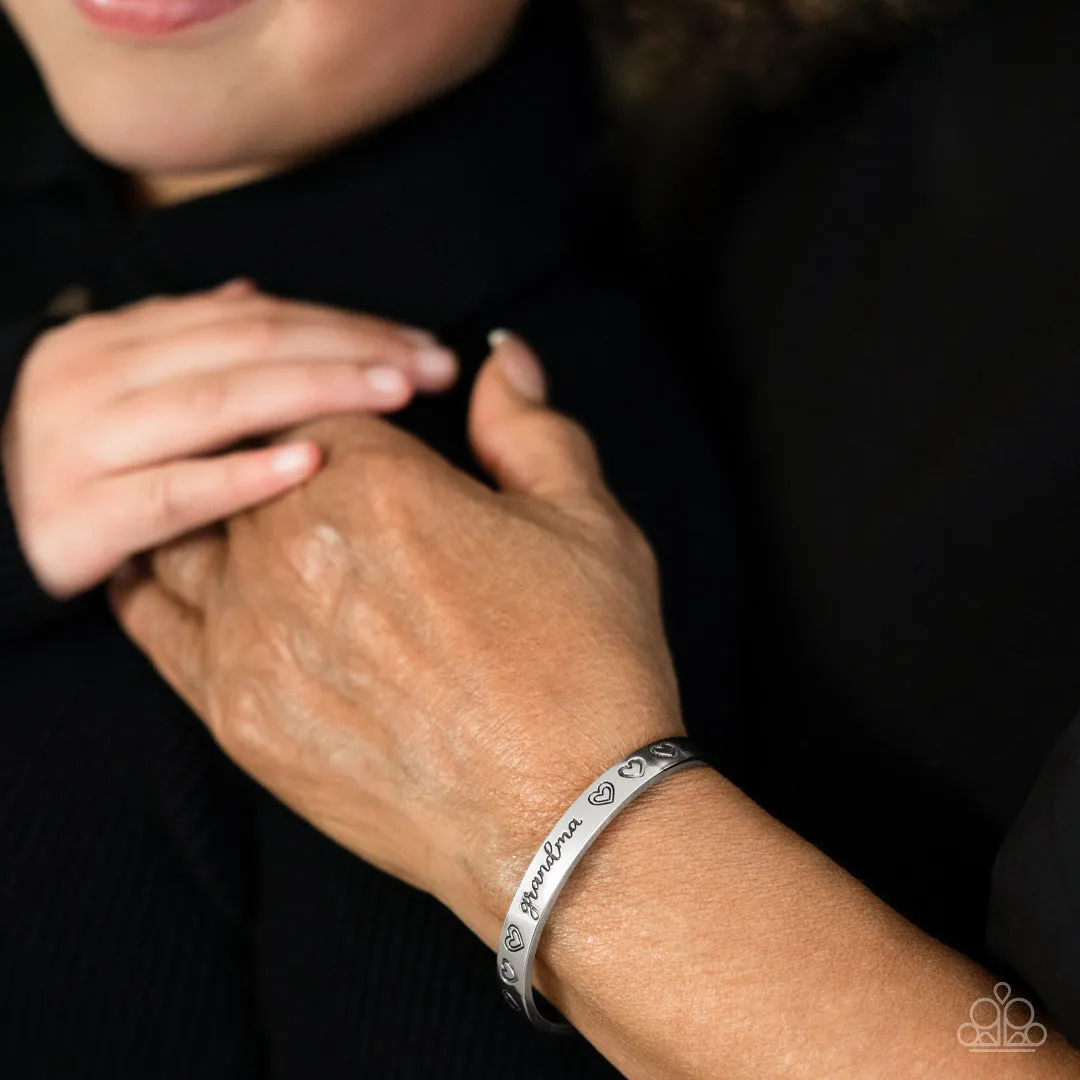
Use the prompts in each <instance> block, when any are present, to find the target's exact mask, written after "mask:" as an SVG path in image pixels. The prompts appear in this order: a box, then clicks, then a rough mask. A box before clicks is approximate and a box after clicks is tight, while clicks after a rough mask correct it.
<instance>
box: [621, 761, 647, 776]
mask: <svg viewBox="0 0 1080 1080" xmlns="http://www.w3.org/2000/svg"><path fill="white" fill-rule="evenodd" d="M644 772H645V759H644V758H639V757H632V758H631V759H630V760H629V761H628V762H627V763H626V764H625V765H623V766H622V768H621V769H619V775H620V776H625V777H626V778H627V779H628V780H636V779H637V778H638V777H639V776H641V775H643V774H644Z"/></svg>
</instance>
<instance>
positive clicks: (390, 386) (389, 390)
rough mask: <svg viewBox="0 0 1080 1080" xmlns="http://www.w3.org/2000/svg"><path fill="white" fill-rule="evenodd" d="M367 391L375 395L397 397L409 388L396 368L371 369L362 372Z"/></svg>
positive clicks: (406, 381) (407, 381)
mask: <svg viewBox="0 0 1080 1080" xmlns="http://www.w3.org/2000/svg"><path fill="white" fill-rule="evenodd" d="M364 381H365V382H366V383H367V385H368V389H369V390H372V391H374V392H375V393H376V394H387V395H391V394H393V395H395V396H396V395H398V394H401V393H404V392H405V391H406V390H408V388H409V380H408V379H406V378H405V376H404V375H402V373H401V372H400V371H398V369H397V368H392V367H373V368H367V370H365V372H364Z"/></svg>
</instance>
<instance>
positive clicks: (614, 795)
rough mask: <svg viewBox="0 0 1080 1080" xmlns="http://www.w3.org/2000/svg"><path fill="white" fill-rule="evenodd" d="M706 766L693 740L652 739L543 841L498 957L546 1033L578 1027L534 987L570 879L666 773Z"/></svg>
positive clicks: (502, 977) (513, 989)
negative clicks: (556, 1016)
mask: <svg viewBox="0 0 1080 1080" xmlns="http://www.w3.org/2000/svg"><path fill="white" fill-rule="evenodd" d="M706 764H707V762H706V761H704V760H703V759H702V757H701V753H700V751H699V750H698V749H697V747H696V746H695V745H694V744H693V742H691V741H690V739H687V738H684V737H681V736H680V737H676V738H671V739H662V740H661V741H659V742H654V743H649V744H648V745H647V746H643V747H642V748H641V749H640V750H635V751H634V753H632V754H631V755H630V756H629V757H627V758H624V759H623V760H622V761H619V762H618V763H617V764H615V765H612V767H611V768H610V769H608V770H607V772H605V773H604V774H603V775H602V776H600V777H599V778H597V779H596V780H595V781H594V782H593V783H592V784H590V785H589V787H588V788H586V789H585V791H583V792H582V793H581V795H580V796H579V797H578V798H577V799H576V800H575V801H574V802H573V804H571V806H570V809H569V810H567V811H566V813H565V814H564V815H563V816H562V818H560V819H559V822H558V824H556V826H555V828H554V829H552V830H551V832H550V833H548V836H547V839H546V840H545V841H544V842H543V844H541V846H540V850H539V851H538V852H537V853H536V855H535V856H534V858H533V860H532V862H531V863H530V864H529V868H528V870H526V871H525V876H524V877H523V878H522V879H521V881H520V883H519V884H518V887H517V889H516V890H515V892H514V899H513V902H512V903H511V905H510V912H509V914H508V915H507V916H506V921H505V922H504V923H503V927H502V934H501V936H500V938H499V948H498V953H497V955H496V958H495V960H496V965H497V968H498V977H499V986H500V988H501V989H502V994H503V997H504V998H505V999H506V1001H507V1003H508V1004H509V1005H510V1007H511V1008H513V1009H515V1010H516V1011H518V1012H521V1013H524V1015H525V1016H526V1017H527V1018H528V1019H529V1020H530V1021H531V1022H532V1024H533V1025H534V1026H535V1027H537V1028H539V1029H540V1030H541V1031H546V1032H550V1033H553V1034H554V1033H559V1034H563V1033H566V1032H570V1031H573V1030H574V1029H573V1027H572V1026H571V1025H570V1024H568V1023H566V1022H565V1021H561V1020H548V1019H547V1018H545V1017H544V1016H542V1015H541V1014H540V1011H539V1010H538V1009H537V1007H536V1002H535V1001H534V1000H533V988H532V970H533V962H534V961H535V959H536V950H537V947H538V946H539V944H540V935H541V934H542V933H543V930H544V924H545V923H546V922H547V920H548V917H549V916H550V915H551V909H552V908H553V907H554V905H555V900H556V898H557V897H558V895H559V893H560V892H561V890H562V887H563V886H564V885H565V884H566V879H567V878H568V877H569V876H570V873H571V871H573V869H574V867H575V866H577V864H578V863H579V862H580V861H581V857H582V856H583V855H584V854H585V852H586V851H588V850H589V848H590V847H591V846H592V844H593V841H594V840H596V838H597V837H598V836H599V835H600V833H601V832H603V830H604V828H605V826H606V825H607V824H608V822H609V821H611V819H612V818H613V817H615V815H616V814H617V813H618V812H619V811H620V810H622V809H623V807H625V806H626V805H627V804H628V803H630V802H632V801H633V800H634V799H635V798H636V797H637V796H638V795H640V794H641V793H642V792H643V791H645V790H646V789H647V788H650V787H652V785H653V784H655V783H656V781H657V780H659V779H660V778H661V777H664V776H668V775H670V774H671V773H674V772H677V771H679V770H680V769H683V768H686V767H687V766H690V765H706Z"/></svg>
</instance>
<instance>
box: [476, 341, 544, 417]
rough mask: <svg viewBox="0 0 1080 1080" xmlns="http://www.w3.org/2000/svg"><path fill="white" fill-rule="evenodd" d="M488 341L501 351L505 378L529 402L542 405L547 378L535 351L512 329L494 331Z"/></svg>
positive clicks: (501, 368)
mask: <svg viewBox="0 0 1080 1080" xmlns="http://www.w3.org/2000/svg"><path fill="white" fill-rule="evenodd" d="M488 343H489V344H490V345H491V348H492V350H493V351H495V352H497V353H498V356H499V367H500V370H501V371H502V373H503V375H504V376H505V378H506V381H507V382H508V383H509V384H510V385H511V386H512V387H513V388H514V389H515V390H516V391H517V392H518V393H519V394H520V395H521V396H522V397H523V398H525V400H526V401H531V402H532V403H533V404H534V405H543V404H544V402H545V401H546V400H547V378H546V377H545V375H544V369H543V368H542V367H541V366H540V361H539V360H537V359H536V357H535V356H534V355H533V352H532V350H531V349H530V348H529V347H528V346H527V345H526V344H525V343H524V342H523V341H522V340H521V339H520V338H519V337H518V336H517V335H516V334H513V333H511V332H510V331H509V330H492V332H491V333H490V334H489V335H488Z"/></svg>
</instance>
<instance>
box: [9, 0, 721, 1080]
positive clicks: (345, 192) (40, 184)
mask: <svg viewBox="0 0 1080 1080" xmlns="http://www.w3.org/2000/svg"><path fill="white" fill-rule="evenodd" d="M4 32H5V34H6V28H4ZM13 49H14V45H13V43H12V42H11V41H10V40H8V39H7V38H6V37H5V38H4V40H2V41H0V70H2V71H3V72H4V77H5V79H8V78H10V79H11V80H12V81H13V82H16V81H17V82H18V87H17V89H18V92H19V93H20V94H21V95H22V104H21V105H20V109H19V110H11V112H10V113H9V114H7V115H5V116H4V117H3V119H2V120H0V139H2V140H3V142H2V144H0V237H2V238H3V247H2V253H3V259H2V263H0V277H2V288H0V405H2V406H3V411H6V406H7V401H8V398H9V396H10V391H11V387H12V384H13V382H14V379H15V376H16V372H17V369H18V367H19V364H20V361H21V359H22V357H23V355H24V353H25V349H26V346H27V344H28V342H29V341H30V340H31V338H32V336H33V333H34V331H35V329H36V328H39V327H40V325H41V322H42V318H43V315H42V313H43V312H44V310H45V309H46V307H47V305H48V303H49V301H50V300H51V299H52V298H53V297H54V296H55V295H56V294H57V293H59V292H60V291H62V290H63V289H65V288H66V287H68V286H70V285H73V284H78V285H83V286H86V287H88V288H89V289H90V290H91V294H92V297H93V304H94V306H95V307H96V308H99V309H106V308H113V307H116V306H119V305H122V304H124V303H127V302H130V301H133V300H136V299H139V298H142V297H145V296H148V295H154V294H159V293H185V292H190V291H194V290H199V289H203V288H207V287H210V286H213V285H215V284H218V283H220V282H221V281H223V280H225V279H227V278H229V277H231V276H234V275H238V274H247V275H251V276H253V277H254V278H255V279H256V280H257V281H258V282H259V283H260V284H261V285H262V286H263V287H264V288H265V289H267V290H269V291H271V292H274V293H277V294H280V295H285V296H293V297H300V298H308V299H315V300H319V301H322V302H326V303H331V304H337V305H342V306H346V307H349V308H354V309H358V310H365V311H372V312H375V313H378V314H380V315H385V316H389V317H392V318H397V319H401V320H405V321H408V322H410V323H415V324H417V325H422V326H428V327H431V328H432V329H434V330H435V331H437V332H438V333H439V334H440V335H442V336H443V338H444V339H445V340H447V341H448V342H449V343H450V344H452V345H453V346H455V347H456V348H458V349H459V351H460V354H461V356H462V360H463V366H464V368H465V372H464V378H463V380H462V386H461V387H460V388H459V389H458V390H456V391H455V392H454V393H452V394H450V395H449V396H446V397H440V398H432V399H425V400H422V401H420V402H418V403H416V404H415V405H413V406H411V407H410V408H409V409H408V410H407V411H406V412H405V413H404V414H403V415H402V417H401V422H402V423H403V424H405V425H406V426H407V427H409V428H410V429H411V430H413V431H415V432H416V433H418V434H419V435H421V436H422V437H424V438H426V439H427V440H429V441H430V442H431V443H432V444H433V445H435V446H436V447H437V448H438V449H439V450H441V451H442V452H444V453H446V454H447V455H449V456H450V457H451V458H452V459H453V460H455V461H456V462H458V463H460V464H462V465H463V466H469V464H470V457H469V454H468V451H467V447H466V445H465V442H464V420H465V401H466V397H465V394H466V390H467V387H468V384H469V383H470V381H471V375H472V374H473V373H474V371H475V369H476V367H477V365H478V363H479V362H480V360H481V358H482V356H483V354H484V344H483V342H484V335H485V334H486V332H487V331H488V330H490V329H491V328H492V327H494V326H503V325H507V326H511V327H513V328H515V329H517V330H519V331H521V332H522V333H524V334H525V335H527V336H528V337H530V338H531V339H532V340H533V341H534V342H535V343H536V345H537V346H538V347H539V349H540V350H541V352H542V353H543V354H544V356H545V357H546V360H547V363H548V366H549V370H550V375H551V381H552V386H553V394H554V399H555V402H556V404H557V405H559V406H561V407H563V408H565V409H567V410H568V411H570V412H572V413H574V414H575V415H577V416H578V417H580V418H581V419H582V420H584V421H585V422H586V423H587V424H588V425H589V426H590V428H591V429H592V430H593V431H594V432H595V433H596V435H597V437H598V440H599V443H600V447H601V452H602V454H603V457H604V461H605V464H606V467H607V471H608V475H609V478H610V480H611V482H612V484H613V485H614V487H615V488H616V490H617V492H618V493H619V494H620V495H621V496H622V498H623V499H624V501H625V502H626V504H627V505H628V506H629V508H630V509H631V511H632V512H633V513H634V514H635V515H636V516H637V517H638V518H639V519H640V520H641V521H642V523H643V524H644V526H645V527H646V529H647V531H648V532H649V533H650V534H651V536H652V538H653V540H654V542H655V543H656V545H657V547H658V549H659V553H660V558H661V562H662V566H663V567H664V569H665V585H666V605H667V609H668V615H669V618H670V621H671V627H672V637H673V642H674V647H675V650H676V653H677V659H678V662H679V664H680V667H681V671H682V682H683V693H684V698H685V700H686V703H687V707H688V710H689V711H690V712H691V713H692V714H693V715H695V716H696V717H698V718H699V722H698V723H697V724H696V725H695V726H696V733H697V734H698V736H699V737H700V738H702V739H703V741H705V742H706V743H707V744H708V745H710V746H712V747H713V748H714V749H715V750H716V751H717V752H718V753H720V752H722V746H723V742H724V740H725V737H726V730H727V728H726V725H727V724H728V722H729V718H728V711H729V705H730V699H729V698H728V697H725V695H726V694H727V693H728V691H729V689H730V683H731V669H730V662H729V660H728V657H729V655H730V643H731V637H732V633H731V621H732V603H731V588H730V579H729V573H730V567H731V551H732V542H731V537H730V534H729V527H728V520H727V516H726V512H725V510H724V500H723V490H724V489H723V484H722V481H721V480H720V478H719V475H718V472H717V469H716V465H715V459H714V458H713V457H712V456H711V449H710V446H709V444H708V440H707V437H706V435H705V433H704V427H703V426H702V424H701V422H700V420H699V418H698V416H697V413H696V411H695V406H694V403H693V402H692V401H691V400H690V399H689V397H688V395H686V394H684V393H683V391H682V389H681V387H680V384H679V380H678V377H677V375H676V373H675V369H674V366H673V364H672V362H671V360H670V358H669V357H668V356H667V355H666V354H665V352H664V350H663V349H662V348H661V346H660V345H659V344H658V341H657V339H656V337H655V336H654V334H653V333H652V331H651V330H650V329H649V326H648V323H647V320H646V318H645V316H644V315H643V313H642V308H641V305H640V304H639V302H638V301H637V299H636V298H634V297H633V296H630V295H628V294H627V293H625V292H623V291H622V290H621V289H620V288H617V287H614V286H612V285H610V284H608V283H606V282H605V281H604V280H602V278H601V277H600V276H598V275H597V274H596V273H594V271H593V270H592V269H590V264H589V261H588V260H587V259H586V258H585V257H584V255H583V254H582V253H581V252H580V250H579V249H578V245H577V243H576V241H575V239H574V238H575V235H576V233H577V231H578V228H579V224H580V220H581V216H582V213H581V211H582V192H583V190H584V187H585V176H586V172H587V167H588V165H589V162H590V159H591V157H592V147H593V126H594V121H593V119H592V111H591V109H590V98H591V85H590V79H589V76H588V72H587V68H586V63H585V60H584V55H585V53H584V49H583V47H582V45H581V43H580V41H579V39H578V35H577V30H576V26H575V24H574V23H573V21H572V20H571V18H570V17H569V15H568V14H567V10H566V8H565V7H564V5H562V4H560V3H545V4H544V5H539V6H538V9H537V11H536V12H535V13H534V14H533V16H532V17H531V19H530V20H529V22H528V24H527V25H526V27H525V28H524V30H523V32H522V34H521V35H520V38H519V40H518V41H517V43H516V45H515V46H514V48H513V49H512V50H511V51H510V52H509V54H508V55H507V56H506V57H505V58H504V59H503V60H502V61H500V62H499V63H498V64H497V65H495V67H494V68H492V69H491V70H490V71H488V72H487V73H485V74H483V75H481V76H480V77H478V78H477V79H475V80H473V81H472V82H471V83H470V84H468V85H467V86H465V87H463V88H461V89H460V90H458V91H456V92H454V93H453V94H451V95H449V96H448V97H446V98H445V99H443V100H442V101H440V102H437V103H435V104H433V105H431V106H429V107H427V108H425V109H423V110H421V111H419V112H417V113H415V114H414V115H412V116H410V117H407V118H405V119H403V120H401V121H399V122H397V123H394V124H392V125H390V126H388V127H386V128H384V129H383V130H381V131H379V132H377V133H375V134H373V135H370V136H366V137H364V138H361V139H358V140H356V141H355V142H353V143H352V144H350V145H349V146H346V147H344V148H341V149H339V150H337V151H335V152H334V153H333V154H331V155H330V156H329V157H327V158H324V159H322V160H320V161H319V162H317V163H312V164H309V165H307V166H305V167H303V168H300V169H297V170H295V171H293V172H291V173H289V174H287V175H283V176H279V177H277V178H274V179H270V180H267V181H265V182H261V183H258V184H255V185H251V186H249V187H247V188H243V189H238V190H235V191H232V192H228V193H224V194H220V195H216V196H211V197H207V198H202V199H198V200H195V201H193V202H190V203H186V204H183V205H180V206H176V207H172V208H169V209H164V210H157V211H153V212H148V213H143V214H141V215H139V216H137V217H135V218H130V217H129V216H127V215H125V214H124V213H123V212H122V211H121V209H120V207H121V206H122V200H121V199H120V198H119V191H120V187H119V184H118V181H119V177H118V176H117V175H116V174H115V173H113V172H112V171H111V170H109V169H107V168H105V167H104V166H102V165H101V164H99V163H98V162H96V161H94V160H92V159H91V158H90V157H89V156H88V155H86V154H85V153H84V152H82V151H81V150H80V149H79V148H78V147H76V146H75V145H74V144H73V143H72V142H71V141H70V139H69V138H68V137H67V136H66V135H65V134H64V133H63V131H62V130H61V129H60V127H59V126H58V124H57V122H56V120H55V118H54V117H53V115H52V113H51V111H50V110H49V109H48V107H47V103H46V102H45V100H44V98H43V97H42V96H41V92H40V89H39V88H38V87H37V86H36V84H35V83H34V82H33V81H32V80H31V74H30V72H29V69H28V68H27V67H26V63H25V59H24V58H22V57H21V56H18V55H17V54H15V53H14V52H13V51H12V50H13ZM17 74H18V76H19V78H18V79H16V75H17ZM7 100H10V98H8V99H7ZM703 496H704V497H703ZM695 612H696V613H698V614H697V615H695V614H694V613H695ZM0 643H2V651H0V673H2V677H3V696H2V699H0V867H2V871H0V874H2V876H0V1075H2V1076H4V1077H10V1078H12V1080H15V1078H18V1080H22V1078H28V1077H35V1078H36V1077H42V1078H56V1080H61V1078H62V1080H80V1078H84V1077H85V1078H95V1080H97V1078H103V1077H133V1078H139V1080H150V1078H176V1080H195V1078H199V1080H213V1078H218V1077H220V1078H221V1080H243V1078H245V1077H264V1076H273V1077H282V1078H289V1080H292V1078H296V1080H335V1078H338V1077H340V1078H342V1080H344V1078H349V1080H355V1078H358V1077H379V1078H382V1077H424V1078H426V1080H431V1078H435V1077H440V1078H451V1077H458V1078H462V1080H465V1078H468V1080H475V1078H478V1077H480V1078H483V1077H509V1076H515V1077H521V1078H527V1077H537V1078H539V1077H541V1076H543V1077H545V1078H550V1077H551V1076H553V1075H561V1076H575V1077H578V1076H580V1077H588V1076H606V1075H611V1073H612V1070H611V1068H610V1066H608V1065H607V1064H606V1063H605V1062H604V1061H603V1060H602V1059H601V1058H600V1057H599V1055H598V1054H597V1053H596V1052H595V1051H593V1050H592V1048H591V1047H589V1046H588V1044H587V1043H585V1042H584V1040H581V1039H580V1038H576V1037H575V1038H573V1039H570V1040H550V1039H547V1038H544V1037H541V1036H538V1035H534V1034H533V1033H532V1032H531V1031H530V1030H529V1029H528V1028H527V1027H526V1026H524V1025H523V1024H522V1023H521V1021H520V1019H519V1018H518V1017H516V1016H515V1015H514V1014H513V1013H511V1012H510V1010H508V1009H507V1008H506V1006H505V1003H504V1002H503V1001H502V999H501V998H500V996H499V994H498V992H497V988H496V985H495V980H494V976H493V974H492V967H493V965H492V957H491V954H490V953H489V951H488V949H487V948H486V947H485V946H484V945H483V944H482V943H481V942H479V941H478V940H476V939H475V938H474V936H473V935H472V934H471V933H470V932H469V931H468V930H466V929H465V928H464V927H463V926H461V925H460V924H459V923H458V922H457V921H456V919H455V918H454V917H453V915H452V914H451V913H450V912H449V911H448V910H446V909H444V908H443V907H441V906H440V905H439V904H438V903H437V902H436V901H435V900H433V899H432V898H431V897H429V896H426V895H424V894H421V893H420V892H417V891H415V890H414V889H412V888H410V887H408V886H406V885H403V884H401V883H399V882H398V881H396V880H394V879H392V878H390V877H388V876H386V875H384V874H382V873H380V872H378V871H375V870H373V869H372V868H370V867H369V866H367V865H366V864H364V863H363V862H361V861H360V860H359V859H356V858H355V857H353V856H352V855H350V854H348V853H347V852H345V851H344V850H342V849H340V848H338V847H337V846H335V845H334V844H333V843H331V842H330V841H328V840H326V839H325V838H323V837H322V836H320V835H319V834H317V833H316V832H314V830H312V829H311V828H310V827H309V826H308V825H306V824H305V823H304V822H302V821H301V820H300V819H298V818H296V817H295V816H294V815H293V814H292V813H291V812H289V811H288V810H286V809H285V808H283V807H282V806H281V805H280V804H279V803H277V802H276V801H275V800H274V799H272V798H271V797H269V796H268V795H267V794H266V793H264V792H263V791H262V790H261V789H259V788H258V787H257V786H256V785H255V784H254V783H252V782H251V781H250V780H249V779H248V778H247V777H245V776H244V775H242V774H241V773H240V772H239V771H238V770H237V769H235V768H234V767H233V766H232V765H231V763H230V762H229V761H228V760H227V759H226V758H225V757H224V756H223V755H222V754H221V753H220V752H219V751H218V749H217V747H216V746H215V745H214V743H213V742H212V740H211V739H210V737H209V736H208V734H207V733H206V731H205V729H204V728H203V726H202V724H201V723H200V722H199V721H198V720H197V719H196V718H195V717H194V716H192V715H191V714H190V712H188V710H187V709H186V708H185V707H184V705H183V704H182V703H181V702H180V701H179V699H178V698H177V697H176V696H175V695H174V694H173V693H172V692H171V691H170V690H169V688H168V687H167V686H166V685H165V684H164V683H163V682H162V681H161V680H160V679H159V678H158V676H157V675H156V673H155V672H154V671H153V669H152V668H151V666H150V665H149V663H148V662H147V661H146V660H145V659H144V658H143V657H142V656H141V654H140V653H139V652H138V651H137V650H136V649H135V648H134V647H133V646H132V645H131V644H130V643H129V642H128V641H127V640H126V639H125V638H124V636H123V635H122V633H121V632H120V630H119V629H118V628H117V626H116V625H115V622H114V620H113V619H112V617H111V615H110V612H109V610H108V608H107V605H106V603H105V600H104V597H103V594H102V591H101V590H95V591H94V592H92V593H90V594H88V595H87V596H85V597H83V598H81V599H79V600H76V601H74V602H71V603H66V604H58V603H55V602H54V601H52V600H51V599H50V598H49V597H47V596H46V595H44V594H43V593H42V592H41V591H40V589H38V587H37V585H36V584H35V582H34V580H33V578H32V577H31V575H30V573H29V570H28V569H27V567H26V565H25V562H24V560H23V558H22V554H21V552H20V550H19V546H18V543H17V540H16V538H15V535H14V530H13V527H12V522H11V517H10V510H9V508H8V507H7V505H6V504H5V502H4V500H3V499H0Z"/></svg>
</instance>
